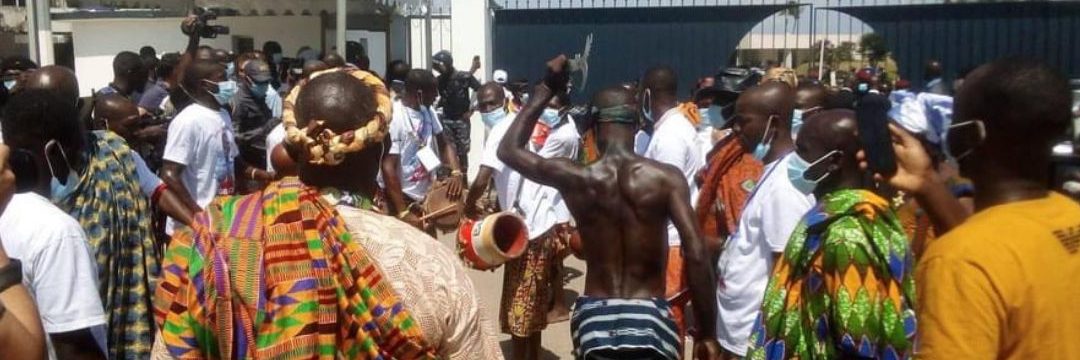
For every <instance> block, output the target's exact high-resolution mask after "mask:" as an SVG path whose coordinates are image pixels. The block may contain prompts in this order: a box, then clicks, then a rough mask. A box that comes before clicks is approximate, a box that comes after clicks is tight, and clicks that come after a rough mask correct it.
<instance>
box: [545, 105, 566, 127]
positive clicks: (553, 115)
mask: <svg viewBox="0 0 1080 360" xmlns="http://www.w3.org/2000/svg"><path fill="white" fill-rule="evenodd" d="M561 119H562V117H560V116H559V110H555V109H552V108H547V109H544V113H543V114H540V121H541V122H543V123H544V124H547V126H550V127H555V125H558V124H559V120H561Z"/></svg>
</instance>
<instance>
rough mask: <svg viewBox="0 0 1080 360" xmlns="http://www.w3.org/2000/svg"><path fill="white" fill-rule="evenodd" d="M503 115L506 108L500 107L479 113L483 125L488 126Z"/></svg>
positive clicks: (492, 125) (503, 116)
mask: <svg viewBox="0 0 1080 360" xmlns="http://www.w3.org/2000/svg"><path fill="white" fill-rule="evenodd" d="M505 117H506V109H505V108H501V107H500V108H498V109H495V110H492V111H488V112H486V113H480V120H483V121H484V126H487V127H488V128H491V127H494V126H495V125H497V124H498V123H499V121H502V119H503V118H505Z"/></svg>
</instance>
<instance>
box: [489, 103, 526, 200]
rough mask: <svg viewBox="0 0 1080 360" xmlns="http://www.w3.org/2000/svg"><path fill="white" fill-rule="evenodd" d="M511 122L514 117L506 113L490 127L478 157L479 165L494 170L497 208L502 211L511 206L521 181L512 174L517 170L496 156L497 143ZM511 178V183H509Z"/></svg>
mask: <svg viewBox="0 0 1080 360" xmlns="http://www.w3.org/2000/svg"><path fill="white" fill-rule="evenodd" d="M513 123H514V117H513V116H509V115H507V117H506V118H504V119H502V121H499V123H497V124H495V126H492V127H491V131H489V132H488V137H487V140H485V141H484V153H483V154H482V155H481V158H480V166H485V167H488V168H491V170H492V171H493V172H494V174H492V179H494V180H495V193H496V194H498V197H499V208H501V209H503V211H508V210H510V209H511V208H512V207H513V205H514V200H516V197H517V190H518V186H519V184H520V181H521V177H520V176H514V175H516V174H517V172H516V171H514V170H512V169H510V168H508V167H506V164H503V162H502V161H501V160H499V156H498V151H499V144H500V143H502V140H503V138H504V137H505V136H506V131H507V130H509V129H510V125H511V124H513ZM511 180H513V184H511Z"/></svg>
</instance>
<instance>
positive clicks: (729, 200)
mask: <svg viewBox="0 0 1080 360" xmlns="http://www.w3.org/2000/svg"><path fill="white" fill-rule="evenodd" d="M762 169H763V167H762V165H761V163H760V162H758V161H757V160H754V158H753V157H752V156H750V155H749V154H747V153H746V151H744V150H743V146H742V144H741V143H739V140H738V137H736V136H732V135H729V136H728V137H726V138H724V139H723V140H720V142H718V143H716V146H715V147H713V150H712V151H711V152H710V153H709V162H708V163H707V164H706V165H705V181H704V183H702V185H701V191H700V192H699V193H698V202H697V206H696V207H695V208H696V209H697V210H696V212H697V217H698V223H699V224H701V230H702V231H703V232H704V234H705V236H708V237H713V238H717V239H726V238H727V237H728V236H729V235H731V234H732V233H733V232H735V226H736V225H737V224H738V223H739V217H741V216H742V211H743V207H744V206H746V199H747V197H749V196H750V192H751V191H753V190H754V186H755V185H756V184H757V181H758V179H760V178H761V173H762Z"/></svg>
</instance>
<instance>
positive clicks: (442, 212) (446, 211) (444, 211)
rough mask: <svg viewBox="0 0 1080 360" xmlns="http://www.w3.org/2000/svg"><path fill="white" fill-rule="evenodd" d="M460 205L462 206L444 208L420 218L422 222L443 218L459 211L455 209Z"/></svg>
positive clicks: (454, 205)
mask: <svg viewBox="0 0 1080 360" xmlns="http://www.w3.org/2000/svg"><path fill="white" fill-rule="evenodd" d="M459 205H460V204H452V205H448V206H446V207H444V208H442V209H439V210H435V211H432V212H430V213H427V214H426V215H424V216H421V217H420V221H427V220H428V219H430V218H434V217H439V216H442V215H446V214H449V213H453V212H454V211H457V209H455V208H456V207H458V206H459Z"/></svg>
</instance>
